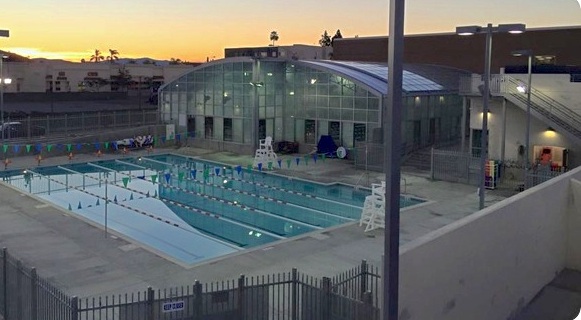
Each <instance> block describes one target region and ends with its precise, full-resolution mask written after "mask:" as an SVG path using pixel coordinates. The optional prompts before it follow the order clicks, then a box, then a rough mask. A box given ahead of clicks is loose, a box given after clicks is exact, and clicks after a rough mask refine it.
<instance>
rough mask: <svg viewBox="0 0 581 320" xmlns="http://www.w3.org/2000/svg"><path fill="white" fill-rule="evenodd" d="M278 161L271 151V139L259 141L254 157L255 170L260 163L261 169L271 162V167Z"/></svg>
mask: <svg viewBox="0 0 581 320" xmlns="http://www.w3.org/2000/svg"><path fill="white" fill-rule="evenodd" d="M277 161H278V156H277V155H276V153H274V150H273V149H272V137H266V139H261V140H260V141H259V144H258V149H256V153H255V155H254V164H253V167H255V168H257V167H258V164H259V163H262V167H263V168H265V167H267V166H268V163H269V162H271V163H272V165H273V166H274V164H275V163H276V162H277Z"/></svg>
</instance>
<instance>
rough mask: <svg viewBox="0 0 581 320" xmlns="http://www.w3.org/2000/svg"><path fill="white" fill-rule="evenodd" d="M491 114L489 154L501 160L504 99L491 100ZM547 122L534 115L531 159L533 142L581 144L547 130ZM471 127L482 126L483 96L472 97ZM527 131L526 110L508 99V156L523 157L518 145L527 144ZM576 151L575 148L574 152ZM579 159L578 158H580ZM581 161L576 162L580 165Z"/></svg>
mask: <svg viewBox="0 0 581 320" xmlns="http://www.w3.org/2000/svg"><path fill="white" fill-rule="evenodd" d="M489 110H490V114H489V116H488V131H489V149H488V150H489V155H490V158H491V159H496V160H500V158H501V149H502V125H503V124H502V122H503V121H502V119H503V112H502V99H501V98H495V99H493V100H491V101H490V103H489ZM548 127H549V126H548V125H547V124H545V123H544V122H543V121H541V120H539V119H537V118H535V117H534V116H531V127H530V138H529V140H530V144H531V148H530V152H529V159H532V154H533V146H535V145H541V146H557V147H563V148H567V149H569V150H572V151H575V150H579V146H578V145H576V144H575V143H574V142H572V141H571V140H570V139H569V138H567V137H566V136H564V135H563V134H562V133H559V132H554V133H552V134H549V133H548V132H547V129H548ZM470 128H471V129H481V128H482V99H480V98H472V99H471V109H470ZM525 135H526V112H525V111H524V110H522V109H521V108H519V107H517V106H515V105H514V104H512V103H511V102H509V101H507V102H506V138H505V139H506V140H505V156H504V159H505V160H519V161H520V160H522V159H523V157H522V156H521V155H519V154H518V147H519V146H520V145H524V144H525ZM573 153H575V152H573ZM574 160H575V158H574V154H572V155H571V158H570V161H574ZM578 160H579V159H578ZM580 164H581V163H576V165H580Z"/></svg>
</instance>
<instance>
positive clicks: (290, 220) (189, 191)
mask: <svg viewBox="0 0 581 320" xmlns="http://www.w3.org/2000/svg"><path fill="white" fill-rule="evenodd" d="M118 173H119V174H121V175H128V176H130V177H135V178H136V179H138V177H136V176H133V175H129V174H127V173H124V172H118ZM146 181H149V180H146ZM158 184H159V185H162V186H166V187H167V188H170V189H175V190H179V191H183V192H185V193H189V194H192V195H197V196H200V197H202V198H205V199H208V200H213V201H218V202H220V203H224V204H228V205H231V206H235V207H238V208H241V209H247V210H249V211H253V212H258V213H261V214H264V215H268V216H271V217H274V218H278V219H281V220H285V221H287V222H292V223H295V224H298V225H302V226H304V227H307V228H313V229H317V230H320V229H323V228H322V227H319V226H315V225H311V224H309V223H306V222H303V221H298V220H294V219H291V218H288V217H284V216H278V215H275V214H272V213H269V212H266V211H263V210H260V209H257V208H254V207H250V206H247V205H243V204H239V203H234V202H233V201H229V200H226V199H222V198H217V197H214V196H210V195H206V194H203V193H200V192H196V191H193V190H188V189H184V188H181V187H178V186H173V185H171V184H166V183H159V182H158ZM125 189H127V190H131V191H135V192H137V193H141V192H140V191H137V190H134V189H131V188H129V187H125ZM158 196H159V195H158ZM160 200H162V201H173V202H176V203H175V204H177V203H181V202H179V201H175V200H169V199H161V198H160ZM184 206H187V207H190V208H195V207H192V206H188V205H186V204H184ZM192 210H193V209H192ZM196 210H201V212H202V213H205V212H206V211H205V210H202V209H198V208H196ZM210 214H211V215H212V216H214V217H216V218H220V219H226V220H228V221H231V222H234V221H236V220H232V219H233V218H228V217H226V216H224V215H220V214H215V213H210ZM239 223H240V224H241V225H244V226H246V228H251V229H252V228H253V229H260V230H263V229H262V227H258V226H253V225H250V224H247V223H245V222H243V221H240V222H239ZM263 231H264V233H265V234H270V233H271V232H270V231H266V230H263ZM272 235H276V234H275V233H272ZM276 237H282V238H281V239H286V237H284V236H280V235H276Z"/></svg>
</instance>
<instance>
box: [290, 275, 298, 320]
mask: <svg viewBox="0 0 581 320" xmlns="http://www.w3.org/2000/svg"><path fill="white" fill-rule="evenodd" d="M291 276H292V279H291V280H292V284H291V285H292V287H291V294H292V297H291V319H292V320H297V319H298V318H299V304H298V300H299V299H298V298H299V288H298V287H299V273H298V271H297V268H293V269H292V273H291Z"/></svg>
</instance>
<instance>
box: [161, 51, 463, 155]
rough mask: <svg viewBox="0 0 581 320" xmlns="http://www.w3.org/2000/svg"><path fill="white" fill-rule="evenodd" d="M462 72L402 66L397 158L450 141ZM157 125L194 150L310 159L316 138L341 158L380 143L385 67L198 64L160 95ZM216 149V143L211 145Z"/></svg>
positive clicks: (268, 61)
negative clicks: (273, 149)
mask: <svg viewBox="0 0 581 320" xmlns="http://www.w3.org/2000/svg"><path fill="white" fill-rule="evenodd" d="M465 74H466V73H465V72H462V71H459V70H456V69H451V68H447V67H439V66H428V65H409V66H404V74H403V104H402V108H404V110H402V121H403V123H402V140H403V141H402V143H403V145H402V148H403V149H404V150H405V151H404V152H411V151H413V150H416V149H419V148H422V147H426V146H429V145H432V144H437V143H443V142H446V141H452V140H455V139H458V138H459V137H460V134H461V122H462V114H463V112H462V108H463V102H462V97H460V96H459V95H458V88H459V78H460V76H461V75H465ZM159 93H160V94H159V99H160V100H159V107H160V112H161V117H162V119H163V121H164V122H165V123H170V124H175V125H176V131H177V132H178V133H181V132H186V131H187V132H188V133H189V136H190V137H191V136H194V137H195V138H194V139H193V143H194V145H197V146H200V147H207V148H213V149H216V148H217V147H219V148H224V149H227V150H231V151H236V152H247V153H254V148H255V145H256V144H258V139H263V138H264V137H266V136H272V138H273V141H275V142H280V141H292V142H298V143H299V146H300V149H301V152H310V151H311V150H313V147H315V146H316V145H317V142H318V140H319V138H320V137H321V136H322V135H329V136H331V137H332V138H333V140H334V142H335V143H336V144H337V145H338V146H343V147H345V148H346V149H348V150H354V149H355V148H361V147H364V146H367V145H370V144H378V143H381V142H382V139H383V133H382V129H381V117H382V108H383V104H384V100H385V97H386V95H387V65H386V64H380V63H363V62H347V61H329V60H286V59H276V58H262V59H257V58H250V57H236V58H227V59H222V60H217V61H212V62H209V63H205V64H203V65H201V66H198V67H196V68H195V69H193V70H192V71H190V72H188V73H187V74H184V75H183V76H181V77H179V78H178V79H176V80H175V81H173V82H171V83H168V84H166V85H164V86H163V87H161V88H160V91H159ZM217 142H219V143H217Z"/></svg>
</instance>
